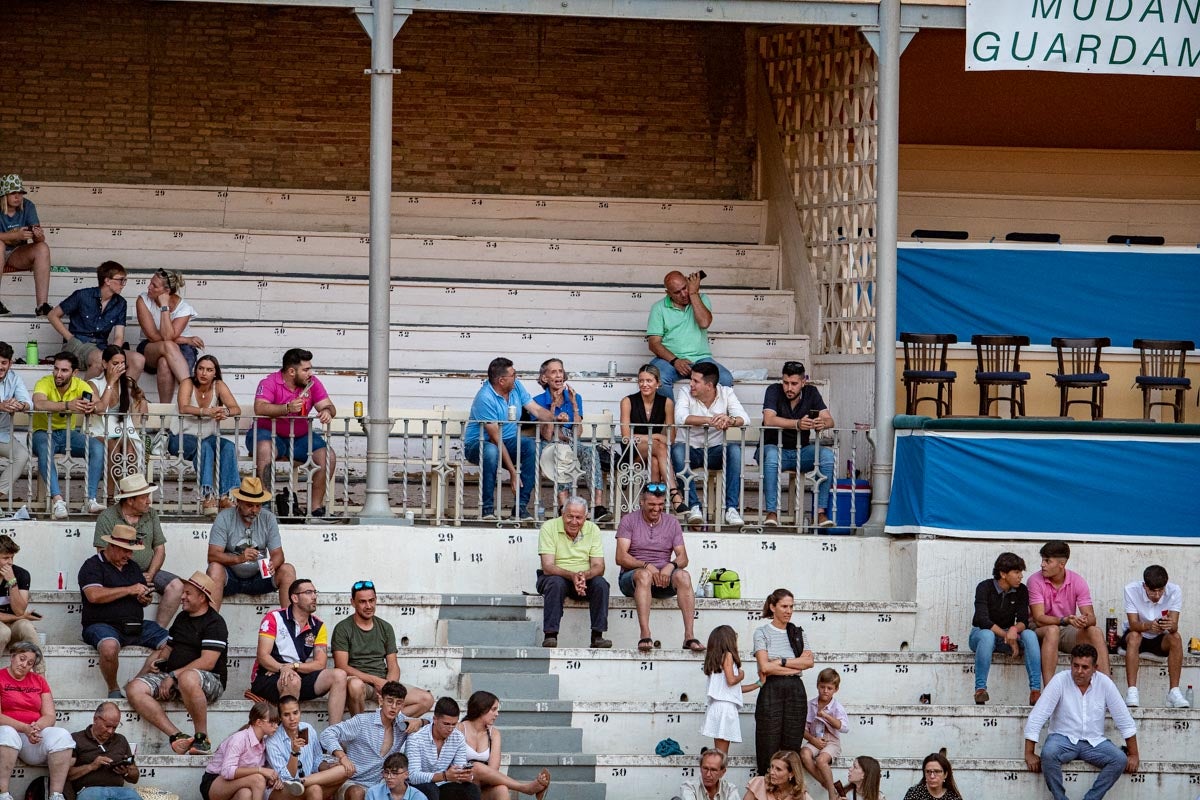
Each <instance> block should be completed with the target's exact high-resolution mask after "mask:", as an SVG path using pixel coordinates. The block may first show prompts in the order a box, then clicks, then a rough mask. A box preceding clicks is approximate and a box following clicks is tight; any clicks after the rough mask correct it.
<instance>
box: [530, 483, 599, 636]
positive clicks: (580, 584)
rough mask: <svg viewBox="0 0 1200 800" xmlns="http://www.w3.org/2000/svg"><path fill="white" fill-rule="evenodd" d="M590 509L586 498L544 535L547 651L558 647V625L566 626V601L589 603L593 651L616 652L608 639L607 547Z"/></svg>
mask: <svg viewBox="0 0 1200 800" xmlns="http://www.w3.org/2000/svg"><path fill="white" fill-rule="evenodd" d="M587 515H588V505H587V501H586V500H584V499H583V498H582V497H572V498H570V499H568V500H567V502H566V503H564V504H563V512H562V516H561V517H559V518H558V519H551V520H547V521H546V524H544V525H542V529H541V531H540V532H539V533H538V555H539V556H540V557H541V559H542V568H541V569H539V570H538V573H537V590H538V594H540V595H542V597H544V598H545V600H544V601H543V606H542V632H543V634H544V635H545V637H546V638H545V639H543V640H542V647H558V624H559V623H560V622H561V621H562V614H563V599H564V598H566V597H573V598H575V599H576V600H587V601H588V606H589V607H590V608H591V612H592V644H591V646H592V647H612V642H610V641H609V640H608V639H605V638H604V632H605V631H606V630H608V581H606V580H605V579H604V546H603V544H602V542H601V539H600V529H599V528H597V527H596V523H594V522H591V521H590V520H588V518H587Z"/></svg>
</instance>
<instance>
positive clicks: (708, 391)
mask: <svg viewBox="0 0 1200 800" xmlns="http://www.w3.org/2000/svg"><path fill="white" fill-rule="evenodd" d="M719 378H720V370H718V369H717V366H716V365H715V364H711V363H709V362H706V361H702V362H700V363H698V364H693V365H692V374H691V378H690V381H691V382H690V385H689V386H688V387H687V388H686V389H683V390H682V391H680V392H679V397H678V399H677V400H676V402H675V424H676V425H677V426H678V427H679V432H678V433H677V434H676V441H675V444H674V445H672V446H671V463H672V466H673V468H674V470H675V474H676V476H678V475H679V473H680V472H682V471H683V468H684V463H685V462H686V463H687V464H688V466H690V467H691V468H692V469H698V468H699V467H701V466H702V465H703V466H707V468H708V469H724V470H725V524H726V525H735V526H738V527H741V526H742V525H744V524H745V523H744V522H743V521H742V515H741V514H740V513H739V512H738V506H739V505H740V503H741V494H742V446H741V445H740V444H737V443H735V442H729V443H726V441H725V431H726V430H728V429H729V428H742V427H745V425H746V423H747V421H748V420H749V419H750V415H749V414H747V413H746V409H744V408H742V404H741V403H740V402H739V401H738V399H737V396H736V395H735V394H734V393H733V389H731V388H730V387H728V386H718V385H717V382H718V380H719ZM676 482H677V483H678V484H679V490H680V491H681V492H682V491H683V479H682V478H679V477H676ZM688 507H689V508H690V509H691V510H690V511H689V512H688V517H687V523H688V526H689V527H695V526H699V525H702V524H704V512H703V510H702V509H701V508H700V498H699V497H698V496H697V494H696V484H695V482H694V481H690V480H689V481H688Z"/></svg>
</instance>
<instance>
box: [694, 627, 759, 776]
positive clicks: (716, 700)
mask: <svg viewBox="0 0 1200 800" xmlns="http://www.w3.org/2000/svg"><path fill="white" fill-rule="evenodd" d="M704 674H705V675H707V676H708V710H707V711H706V712H705V714H704V726H703V727H701V728H700V733H702V734H703V735H705V736H711V737H712V739H713V746H714V747H715V748H717V749H718V750H720V751H721V752H722V753H725V754H726V755H728V754H729V743H730V742H741V741H742V723H741V720H740V719H739V718H738V715H739V714H740V713H741V711H742V695H743V694H745V693H746V692H753V691H754V690H755V689H757V688H758V684H757V683H748V684H746V685H744V686H743V685H741V683H742V681H744V680H746V673H745V672H743V671H742V659H741V658H740V657H739V656H738V651H737V633H736V632H734V630H733V628H731V627H729V626H728V625H719V626H717V627H716V628H714V629H713V632H712V633H710V634H709V635H708V649H707V650H706V651H705V655H704Z"/></svg>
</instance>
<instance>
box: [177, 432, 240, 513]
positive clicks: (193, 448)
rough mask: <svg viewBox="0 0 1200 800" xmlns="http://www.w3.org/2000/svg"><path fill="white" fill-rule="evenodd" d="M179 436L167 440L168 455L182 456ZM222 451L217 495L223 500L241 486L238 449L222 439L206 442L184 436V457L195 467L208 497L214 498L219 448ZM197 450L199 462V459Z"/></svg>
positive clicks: (217, 437) (217, 438) (206, 439)
mask: <svg viewBox="0 0 1200 800" xmlns="http://www.w3.org/2000/svg"><path fill="white" fill-rule="evenodd" d="M179 438H180V437H179V436H177V435H175V434H171V436H170V438H168V439H167V452H169V453H170V454H171V455H173V456H177V455H179V453H180V449H181V448H180V446H179ZM218 447H220V448H221V458H220V463H219V465H218V466H219V468H220V476H219V480H218V486H219V487H220V489H219V491H218V492H217V494H219V495H221V496H224V495H227V494H229V491H230V490H231V489H233V488H235V487H236V486H237V485H238V464H237V446H236V445H235V444H234V443H233V442H231V441H229V440H228V439H222V438H221V437H220V436H216V435H213V436H206V437H204V439H203V440H201V439H198V438H197V437H195V436H193V435H192V434H190V433H185V434H183V448H182V450H183V457H184V458H186V459H187V460H188V461H191V462H192V463H193V464H195V465H196V475H197V476H198V477H199V478H200V489H201V492H200V493H201V494H202V495H204V496H205V497H207V496H209V495H211V494H213V466H214V464H217V462H218V459H217V448H218ZM197 450H198V451H199V456H200V457H199V459H197V457H196V455H197Z"/></svg>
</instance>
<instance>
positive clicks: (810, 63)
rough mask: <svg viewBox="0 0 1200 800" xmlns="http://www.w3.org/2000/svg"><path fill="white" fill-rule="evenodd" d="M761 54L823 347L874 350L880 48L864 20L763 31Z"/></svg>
mask: <svg viewBox="0 0 1200 800" xmlns="http://www.w3.org/2000/svg"><path fill="white" fill-rule="evenodd" d="M759 57H760V58H761V59H762V64H763V69H764V71H765V73H766V77H767V86H768V88H769V91H770V93H771V98H772V100H773V101H774V104H775V122H776V124H777V125H778V127H779V137H780V140H781V141H782V142H783V149H784V153H783V156H784V160H785V162H786V163H787V166H788V170H789V172H790V174H791V179H792V194H793V195H794V197H795V198H796V212H797V214H798V215H799V218H800V223H801V225H802V226H803V228H804V233H805V238H806V242H807V245H808V251H809V259H810V263H811V264H812V266H813V279H814V280H815V281H816V284H817V287H818V291H819V296H820V300H821V331H820V341H819V342H818V343H817V344H816V347H815V348H814V350H817V351H818V352H822V353H869V352H872V351H873V350H874V342H875V307H874V302H873V298H874V293H875V202H876V190H875V161H876V155H877V152H878V150H877V144H876V137H877V133H878V128H877V113H876V94H877V89H878V67H877V62H876V58H875V53H874V51H873V50H872V49H871V47H870V45H869V44H867V41H866V39H864V38H863V37H862V35H861V34H860V33H859V32H858V31H857V30H856V29H854V28H850V27H842V26H823V27H798V28H793V29H791V30H786V31H779V32H772V33H771V34H769V35H767V36H763V37H762V38H761V39H760V41H759Z"/></svg>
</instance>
